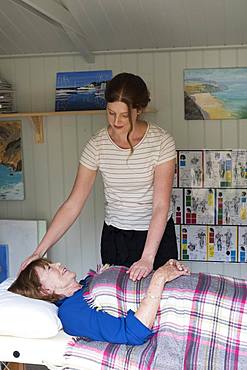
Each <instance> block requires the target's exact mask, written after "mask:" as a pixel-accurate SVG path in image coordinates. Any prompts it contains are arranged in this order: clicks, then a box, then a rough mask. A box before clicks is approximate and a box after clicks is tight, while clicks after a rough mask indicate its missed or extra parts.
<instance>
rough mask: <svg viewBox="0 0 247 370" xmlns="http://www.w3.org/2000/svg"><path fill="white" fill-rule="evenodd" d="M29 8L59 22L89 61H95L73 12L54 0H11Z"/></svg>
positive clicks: (54, 21)
mask: <svg viewBox="0 0 247 370" xmlns="http://www.w3.org/2000/svg"><path fill="white" fill-rule="evenodd" d="M11 1H13V2H14V3H16V4H19V5H21V6H22V7H24V8H26V9H27V10H29V11H31V12H33V13H35V14H36V15H37V14H38V15H39V16H41V17H43V18H45V19H46V20H48V21H52V22H53V23H56V24H59V25H60V26H61V27H62V28H63V29H64V31H65V32H66V33H67V35H68V37H69V38H70V40H71V42H72V43H73V44H74V46H75V47H76V50H78V51H79V52H80V54H81V55H82V56H83V57H84V58H85V60H86V61H87V62H88V63H93V62H94V59H95V57H94V55H93V53H92V52H91V51H90V48H89V46H88V44H87V41H86V39H85V36H84V34H83V31H82V30H81V28H80V26H79V25H78V23H77V22H76V20H75V18H74V17H73V16H72V14H71V13H70V12H69V11H68V10H67V9H65V8H64V7H63V6H61V5H59V4H58V3H56V2H55V1H53V0H11Z"/></svg>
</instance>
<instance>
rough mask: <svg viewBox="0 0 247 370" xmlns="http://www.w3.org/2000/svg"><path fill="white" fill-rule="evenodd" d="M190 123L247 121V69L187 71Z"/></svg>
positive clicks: (185, 98)
mask: <svg viewBox="0 0 247 370" xmlns="http://www.w3.org/2000/svg"><path fill="white" fill-rule="evenodd" d="M184 107H185V119H186V120H208V119H209V120H214V119H217V120H221V119H246V118H247V68H199V69H185V70H184Z"/></svg>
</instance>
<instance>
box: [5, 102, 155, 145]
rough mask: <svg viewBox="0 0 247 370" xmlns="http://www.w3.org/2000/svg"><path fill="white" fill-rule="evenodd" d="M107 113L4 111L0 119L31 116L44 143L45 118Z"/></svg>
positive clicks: (150, 110)
mask: <svg viewBox="0 0 247 370" xmlns="http://www.w3.org/2000/svg"><path fill="white" fill-rule="evenodd" d="M156 112H157V110H156V109H155V108H152V107H149V108H147V109H145V111H144V113H156ZM100 114H102V115H103V114H105V110H79V111H62V112H27V113H25V112H20V113H6V114H5V113H2V114H0V119H5V118H22V117H23V118H29V119H30V120H31V122H32V124H33V127H34V139H35V143H36V144H42V143H44V129H43V118H44V117H51V116H83V115H100Z"/></svg>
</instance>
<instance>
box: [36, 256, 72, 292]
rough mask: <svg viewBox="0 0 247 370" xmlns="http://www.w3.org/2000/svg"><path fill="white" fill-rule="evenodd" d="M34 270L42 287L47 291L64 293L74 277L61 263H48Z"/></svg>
mask: <svg viewBox="0 0 247 370" xmlns="http://www.w3.org/2000/svg"><path fill="white" fill-rule="evenodd" d="M35 270H36V272H37V274H38V276H39V280H40V282H41V285H42V287H43V288H45V289H47V290H48V291H49V293H52V292H54V293H57V294H63V293H64V294H66V291H67V289H68V288H69V287H70V286H71V285H72V284H73V283H74V282H75V278H76V274H75V273H74V272H72V271H69V270H67V269H66V267H64V266H63V265H62V264H61V263H49V264H47V265H46V266H45V267H36V268H35Z"/></svg>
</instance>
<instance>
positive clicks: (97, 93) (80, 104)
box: [55, 70, 112, 112]
mask: <svg viewBox="0 0 247 370" xmlns="http://www.w3.org/2000/svg"><path fill="white" fill-rule="evenodd" d="M111 79H112V71H111V70H102V71H84V72H83V71H82V72H58V73H57V78H56V107H55V110H56V112H59V111H78V110H103V109H105V108H106V101H105V88H106V83H107V81H109V80H111Z"/></svg>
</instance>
